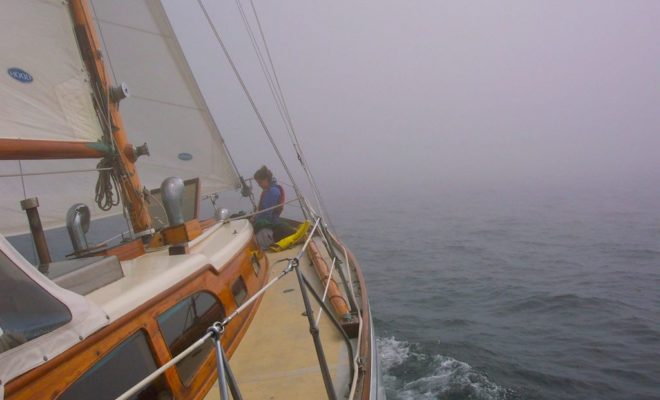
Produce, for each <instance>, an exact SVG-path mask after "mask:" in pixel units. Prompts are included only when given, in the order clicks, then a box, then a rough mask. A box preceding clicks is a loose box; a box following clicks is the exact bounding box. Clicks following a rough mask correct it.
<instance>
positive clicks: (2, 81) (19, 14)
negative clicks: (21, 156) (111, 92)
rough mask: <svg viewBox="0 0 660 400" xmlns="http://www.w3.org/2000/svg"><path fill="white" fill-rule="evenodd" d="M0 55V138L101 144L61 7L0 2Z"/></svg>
mask: <svg viewBox="0 0 660 400" xmlns="http://www.w3.org/2000/svg"><path fill="white" fill-rule="evenodd" d="M0 50H1V51H0V65H1V67H2V71H0V96H1V99H2V100H1V101H2V106H0V137H2V138H17V139H18V138H20V139H48V140H68V141H70V140H80V141H97V140H99V139H101V137H102V131H101V128H100V126H99V122H98V119H97V117H96V113H95V111H94V106H93V103H92V95H91V88H90V85H89V77H88V75H87V71H86V69H85V66H84V64H83V61H82V59H81V56H80V51H79V49H78V44H77V42H76V38H75V35H74V31H73V27H72V22H71V14H70V12H69V6H68V5H67V4H66V2H63V1H61V0H48V1H45V0H41V1H39V0H3V4H2V13H0Z"/></svg>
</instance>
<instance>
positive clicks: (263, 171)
mask: <svg viewBox="0 0 660 400" xmlns="http://www.w3.org/2000/svg"><path fill="white" fill-rule="evenodd" d="M254 179H256V180H258V181H260V180H263V179H268V181H269V182H270V181H272V180H273V173H272V172H270V170H269V169H268V167H266V166H265V165H264V166H262V167H261V168H259V169H258V170H257V172H255V173H254Z"/></svg>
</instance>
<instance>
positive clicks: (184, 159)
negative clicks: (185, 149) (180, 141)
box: [178, 153, 193, 161]
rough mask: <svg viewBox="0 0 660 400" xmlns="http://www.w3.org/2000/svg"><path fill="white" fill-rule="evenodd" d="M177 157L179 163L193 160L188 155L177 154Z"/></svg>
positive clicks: (190, 155)
mask: <svg viewBox="0 0 660 400" xmlns="http://www.w3.org/2000/svg"><path fill="white" fill-rule="evenodd" d="M178 157H179V160H181V161H190V160H192V159H193V156H192V154H190V153H179V156H178Z"/></svg>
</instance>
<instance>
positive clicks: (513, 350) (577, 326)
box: [329, 183, 660, 400]
mask: <svg viewBox="0 0 660 400" xmlns="http://www.w3.org/2000/svg"><path fill="white" fill-rule="evenodd" d="M361 197H362V198H360V195H358V196H355V195H353V196H347V197H343V198H342V197H341V196H339V195H337V196H335V198H334V199H333V200H332V201H329V203H330V205H331V207H330V208H331V211H333V213H332V220H333V223H334V225H335V228H336V229H337V230H338V231H339V233H340V234H341V237H342V239H343V240H344V241H345V242H346V243H348V244H349V245H350V247H351V248H352V250H353V251H354V253H355V254H356V255H357V257H358V259H359V260H360V262H361V264H362V267H363V270H364V272H365V275H366V279H367V283H368V290H369V295H370V300H371V306H372V310H373V315H374V317H375V319H374V322H375V327H376V330H377V331H378V336H379V339H378V345H379V350H380V355H381V366H382V368H383V371H384V375H385V377H384V378H385V382H386V389H387V395H388V399H394V400H398V399H484V400H485V399H660V191H658V190H657V189H656V188H654V187H652V186H651V185H644V184H643V183H642V184H629V185H621V186H620V187H619V188H618V189H616V190H615V189H611V188H610V187H608V185H602V186H600V187H599V186H598V185H593V186H579V185H578V186H574V187H570V188H569V187H562V186H561V185H559V186H557V187H554V188H552V187H545V186H543V185H540V184H537V185H534V186H529V187H518V188H516V189H512V188H509V187H506V186H499V187H497V186H496V187H493V188H490V189H488V188H485V187H481V188H479V187H474V188H461V187H454V188H444V189H442V188H436V189H433V190H431V191H426V190H424V191H422V190H415V189H413V190H400V189H396V188H394V187H392V188H390V189H385V190H374V191H365V192H364V193H363V194H362V195H361Z"/></svg>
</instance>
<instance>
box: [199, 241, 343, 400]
mask: <svg viewBox="0 0 660 400" xmlns="http://www.w3.org/2000/svg"><path fill="white" fill-rule="evenodd" d="M320 247H322V246H320ZM299 250H300V246H297V247H295V248H293V249H290V250H288V251H284V252H281V253H269V254H268V259H269V262H270V263H271V264H270V265H271V272H270V273H271V277H274V276H276V275H277V274H279V273H280V272H281V271H282V270H283V269H284V268H285V267H286V261H283V262H279V263H277V264H276V262H277V261H278V260H281V259H284V258H290V257H294V256H295V255H296V254H297V253H298V251H299ZM326 257H327V254H326ZM328 264H329V265H330V264H331V262H330V261H328ZM300 267H301V271H302V272H303V274H304V275H305V276H306V277H307V279H308V280H309V281H310V282H311V283H312V285H313V286H315V290H316V292H317V293H319V294H322V293H323V288H322V287H321V284H320V283H319V279H318V277H317V275H316V273H315V271H314V269H313V267H312V266H311V261H310V260H309V259H308V258H307V256H306V255H305V256H303V257H302V258H301V262H300ZM335 275H336V274H335ZM310 302H311V304H312V308H313V310H314V316H315V318H316V316H317V315H318V312H319V305H318V303H317V302H316V301H315V300H314V299H313V297H311V296H310ZM303 312H304V305H303V300H302V296H301V293H300V286H299V285H298V280H297V278H296V274H295V271H292V272H291V273H289V274H288V275H286V276H285V277H284V278H283V279H281V280H280V281H279V282H277V283H276V284H275V285H273V286H272V287H271V288H270V289H269V290H268V292H267V293H266V294H265V295H264V298H263V300H262V302H261V305H260V306H259V310H258V311H257V314H256V316H255V317H254V320H253V321H252V324H251V326H250V329H249V330H248V332H247V333H246V334H245V337H244V338H243V340H242V341H241V343H240V345H239V346H238V349H237V350H236V352H235V353H234V354H233V355H232V358H231V360H230V364H231V367H232V369H233V371H234V374H235V375H236V378H237V380H238V384H239V387H240V390H241V394H242V395H243V397H244V398H245V399H269V400H271V399H306V400H307V399H327V395H326V392H325V387H324V385H323V379H322V377H321V371H320V368H319V364H318V359H317V356H316V351H315V350H314V343H313V341H312V336H311V334H310V333H309V325H308V321H307V317H306V316H305V315H304V314H303ZM319 329H320V332H321V340H322V342H323V349H324V352H325V357H326V359H327V362H328V367H329V369H330V373H331V375H332V381H333V384H334V387H335V391H336V393H337V398H339V399H342V398H345V397H346V396H347V394H348V391H349V384H350V380H351V377H350V376H349V375H350V364H349V363H350V361H349V358H348V348H347V346H346V342H345V341H344V339H343V338H342V336H341V334H340V333H339V332H338V331H337V329H336V328H335V326H334V325H333V324H332V322H331V321H330V319H329V318H328V317H327V315H326V314H325V313H323V316H322V317H321V320H320V323H319ZM206 399H219V392H218V384H217V382H216V384H215V386H214V387H213V388H212V389H211V391H210V392H209V393H208V395H207V396H206Z"/></svg>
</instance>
